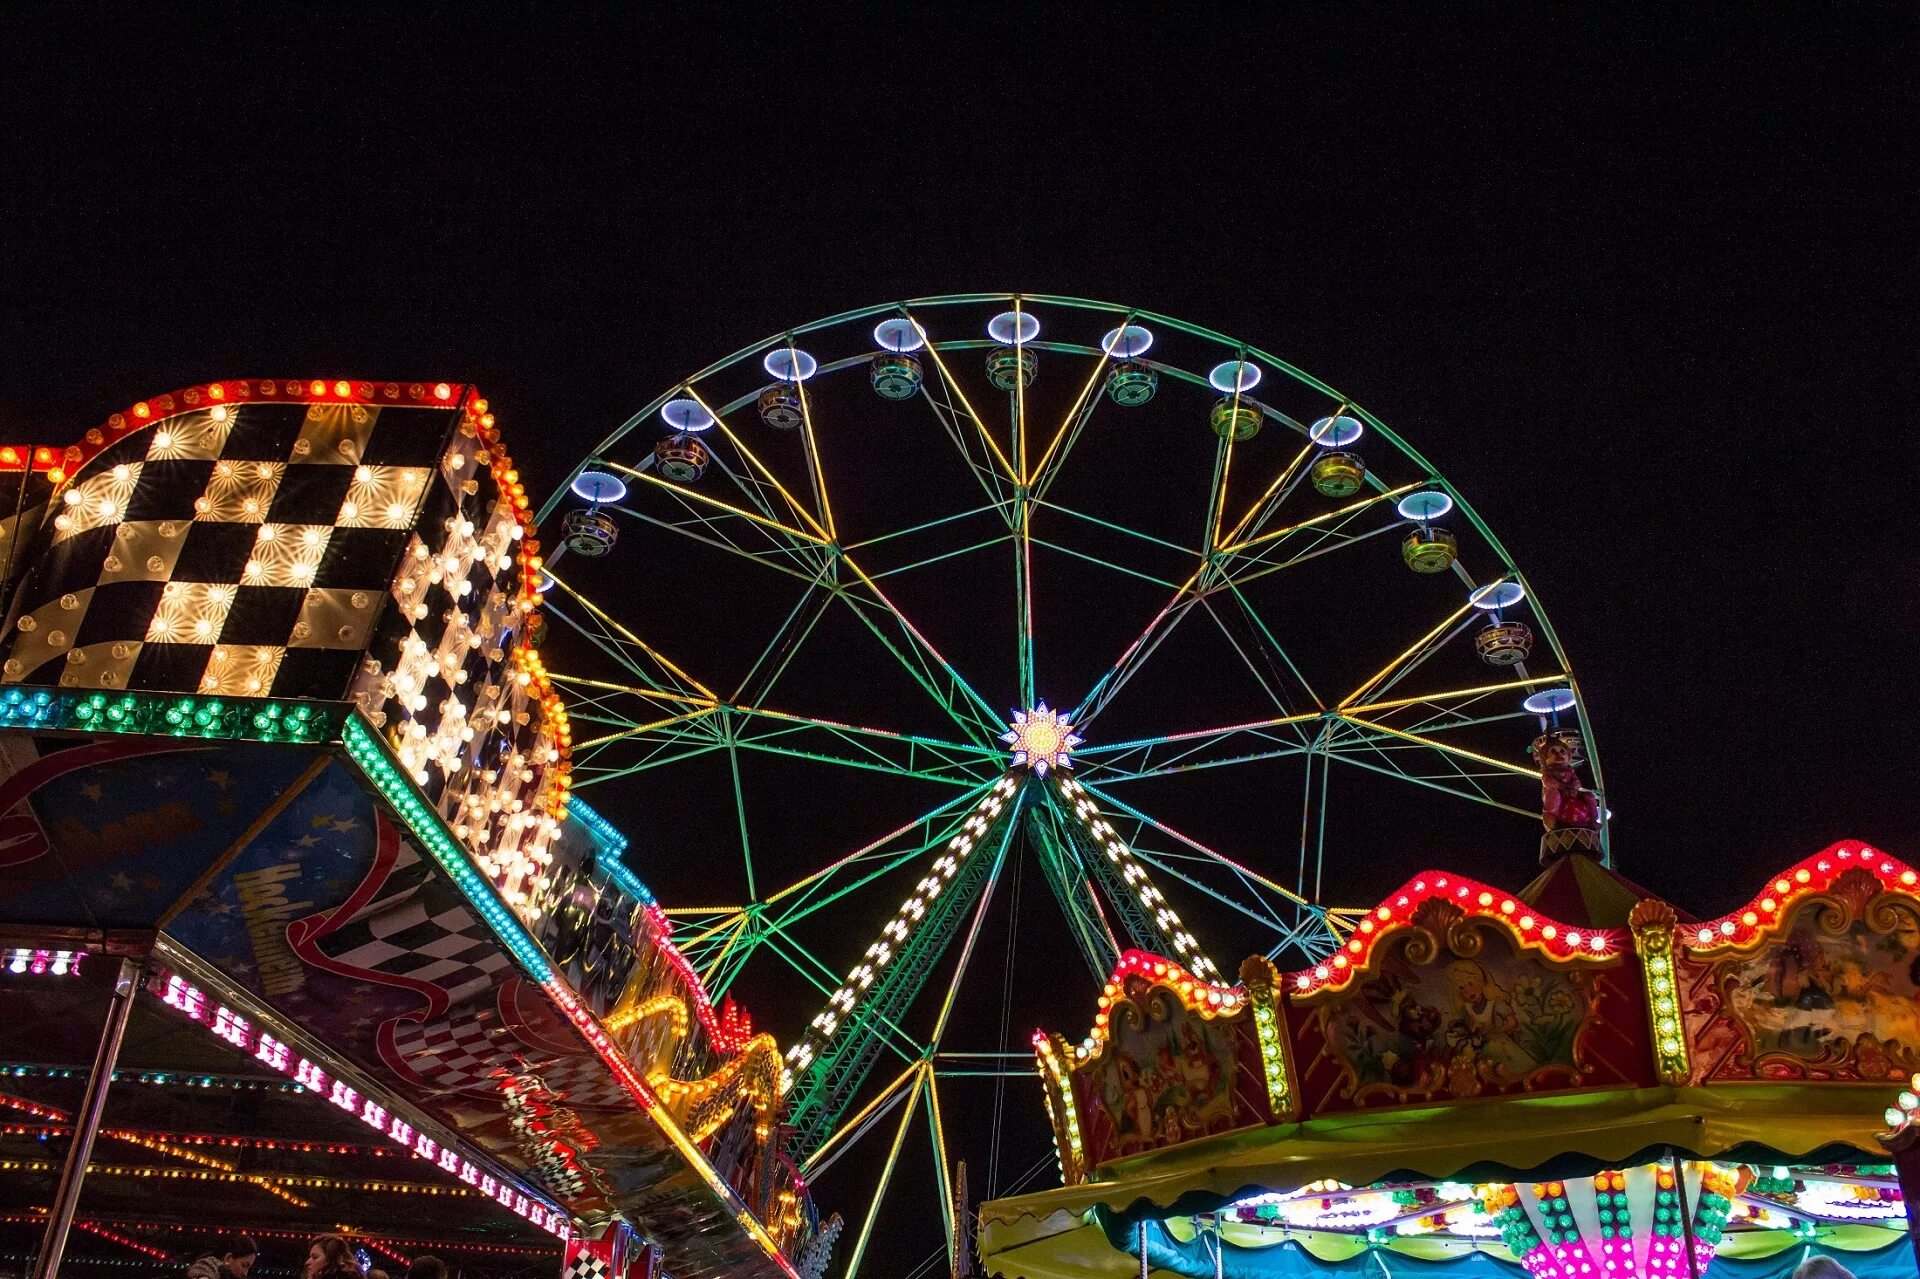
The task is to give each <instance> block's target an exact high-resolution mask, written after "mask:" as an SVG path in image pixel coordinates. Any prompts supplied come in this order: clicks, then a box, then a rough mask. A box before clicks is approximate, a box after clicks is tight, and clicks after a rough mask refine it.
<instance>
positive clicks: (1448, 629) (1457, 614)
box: [1336, 600, 1473, 709]
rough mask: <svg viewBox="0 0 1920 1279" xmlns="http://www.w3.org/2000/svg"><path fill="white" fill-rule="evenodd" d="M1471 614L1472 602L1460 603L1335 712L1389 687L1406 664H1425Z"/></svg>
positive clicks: (1376, 673) (1344, 700) (1350, 694)
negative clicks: (1384, 685)
mask: <svg viewBox="0 0 1920 1279" xmlns="http://www.w3.org/2000/svg"><path fill="white" fill-rule="evenodd" d="M1472 614H1473V602H1472V601H1471V600H1468V601H1465V602H1463V603H1462V604H1461V605H1460V606H1459V607H1458V608H1456V609H1454V610H1453V612H1451V613H1449V614H1447V615H1446V616H1445V617H1444V618H1442V619H1441V620H1440V622H1439V624H1438V625H1436V626H1435V627H1434V628H1433V629H1432V630H1430V631H1428V632H1427V633H1426V634H1425V635H1422V636H1421V637H1420V638H1419V639H1417V640H1415V641H1414V642H1413V643H1411V644H1409V645H1408V646H1407V647H1406V648H1405V649H1403V650H1402V651H1401V652H1400V653H1399V654H1398V655H1396V656H1395V657H1394V659H1393V660H1392V661H1390V662H1388V663H1387V664H1386V665H1385V666H1382V667H1381V668H1380V669H1379V670H1377V671H1375V672H1374V673H1373V674H1372V675H1369V676H1368V677H1367V678H1366V679H1365V680H1363V681H1362V682H1361V683H1360V685H1359V686H1358V687H1356V688H1355V689H1354V690H1353V691H1352V692H1351V693H1348V694H1347V695H1346V696H1345V697H1343V698H1341V699H1340V701H1339V703H1338V705H1337V707H1336V709H1344V708H1346V707H1348V706H1352V705H1353V704H1354V703H1356V702H1358V701H1360V700H1361V699H1362V698H1364V697H1366V696H1367V695H1368V694H1369V693H1372V692H1374V691H1375V690H1376V689H1378V688H1381V687H1382V686H1383V682H1385V683H1391V682H1393V681H1395V680H1397V679H1398V678H1399V675H1398V673H1399V672H1401V671H1403V670H1405V669H1406V668H1408V666H1409V664H1413V665H1418V664H1419V663H1421V662H1424V661H1426V659H1427V658H1428V657H1430V656H1432V655H1433V654H1434V653H1435V652H1437V651H1438V650H1439V649H1440V648H1441V647H1444V646H1445V644H1446V642H1447V641H1448V640H1449V639H1451V638H1452V637H1453V636H1454V635H1457V634H1459V633H1460V631H1461V630H1464V629H1465V628H1466V627H1467V626H1468V625H1469V624H1470V623H1471V621H1472Z"/></svg>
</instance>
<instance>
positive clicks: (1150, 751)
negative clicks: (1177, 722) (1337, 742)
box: [1075, 711, 1328, 785]
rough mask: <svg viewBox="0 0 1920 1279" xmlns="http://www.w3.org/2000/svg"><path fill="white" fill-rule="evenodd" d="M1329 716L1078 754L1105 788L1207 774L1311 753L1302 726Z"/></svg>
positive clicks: (1110, 746)
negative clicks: (1156, 778)
mask: <svg viewBox="0 0 1920 1279" xmlns="http://www.w3.org/2000/svg"><path fill="white" fill-rule="evenodd" d="M1327 714H1328V712H1323V711H1314V712H1311V713H1308V714H1301V715H1280V716H1276V717H1274V718H1272V719H1264V720H1254V721H1252V722H1250V723H1245V724H1228V725H1223V726H1221V727H1219V728H1209V729H1200V730H1197V731H1194V732H1187V733H1171V734H1166V735H1163V736H1156V737H1139V738H1134V739H1133V740H1131V741H1125V742H1112V743H1103V744H1101V745H1098V746H1083V747H1081V748H1080V749H1079V751H1078V752H1076V754H1075V762H1076V763H1077V764H1079V765H1080V767H1081V768H1082V770H1083V771H1084V772H1085V773H1086V774H1087V776H1089V777H1094V778H1097V779H1099V781H1100V782H1101V783H1102V784H1103V785H1113V784H1115V783H1118V782H1130V781H1141V780H1143V779H1145V778H1149V777H1169V776H1172V775H1173V774H1175V773H1188V772H1197V771H1199V770H1201V769H1208V768H1225V767H1229V766H1233V765H1241V764H1253V763H1258V762H1260V761H1262V760H1272V759H1284V758H1288V757H1290V756H1295V755H1301V754H1304V753H1305V752H1306V751H1308V750H1309V749H1311V743H1310V741H1309V739H1308V737H1307V735H1306V734H1305V733H1304V731H1302V729H1301V727H1300V726H1302V725H1306V724H1318V723H1319V722H1321V721H1323V720H1324V719H1325V718H1326V717H1327ZM1281 729H1291V730H1293V731H1292V732H1291V733H1290V734H1282V733H1280V732H1279V731H1278V730H1281ZM1226 752H1231V753H1226Z"/></svg>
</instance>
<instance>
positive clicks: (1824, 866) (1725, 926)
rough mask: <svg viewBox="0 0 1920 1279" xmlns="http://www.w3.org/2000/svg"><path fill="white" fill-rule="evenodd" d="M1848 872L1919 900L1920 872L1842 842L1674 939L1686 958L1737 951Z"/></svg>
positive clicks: (1679, 932) (1853, 843)
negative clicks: (1861, 874)
mask: <svg viewBox="0 0 1920 1279" xmlns="http://www.w3.org/2000/svg"><path fill="white" fill-rule="evenodd" d="M1848 871H1865V872H1866V873H1867V874H1869V875H1871V876H1873V878H1874V879H1875V880H1877V881H1879V884H1880V890H1881V891H1882V892H1889V893H1900V894H1903V895H1905V896H1907V897H1920V872H1916V871H1915V870H1914V869H1913V867H1911V866H1909V865H1907V864H1906V863H1905V862H1903V861H1901V860H1900V859H1899V858H1897V857H1889V856H1888V855H1887V854H1885V853H1883V852H1881V851H1880V850H1879V849H1877V848H1875V847H1873V846H1872V845H1871V844H1862V843H1860V842H1859V841H1857V840H1842V841H1841V842H1839V843H1837V844H1831V845H1829V846H1828V847H1827V848H1825V849H1823V850H1822V851H1820V852H1817V853H1815V854H1814V855H1813V856H1811V857H1809V858H1807V859H1806V860H1805V861H1803V862H1800V863H1799V864H1797V865H1794V866H1789V867H1788V868H1787V869H1786V870H1783V871H1781V872H1780V873H1779V874H1778V875H1776V876H1774V878H1773V882H1772V883H1770V884H1768V885H1767V887H1766V889H1765V890H1764V891H1763V892H1761V893H1760V895H1759V896H1757V897H1755V898H1754V899H1753V900H1752V901H1750V902H1748V903H1747V904H1746V905H1745V906H1743V907H1741V908H1740V909H1739V910H1736V911H1733V912H1732V913H1730V914H1726V915H1722V916H1721V917H1720V918H1718V919H1711V920H1707V921H1706V922H1704V923H1699V924H1682V925H1680V927H1679V928H1678V929H1676V930H1675V933H1674V935H1675V937H1676V938H1677V939H1678V941H1679V942H1680V944H1681V946H1682V947H1683V948H1684V949H1685V950H1686V952H1687V953H1688V954H1692V955H1711V954H1716V953H1720V952H1723V951H1731V950H1739V949H1742V948H1743V947H1746V946H1749V945H1752V944H1754V943H1756V942H1759V941H1761V940H1762V939H1764V938H1765V937H1766V936H1767V934H1768V933H1769V932H1770V931H1771V930H1772V929H1773V927H1774V926H1775V925H1777V924H1778V923H1779V922H1780V921H1781V920H1783V919H1785V918H1786V917H1787V916H1788V915H1789V914H1790V913H1792V911H1793V908H1794V907H1795V906H1797V905H1798V904H1799V903H1800V901H1801V900H1802V899H1803V898H1806V897H1809V896H1812V895H1813V894H1815V893H1825V892H1828V891H1829V890H1831V889H1832V887H1833V884H1834V881H1835V880H1837V879H1839V878H1840V876H1842V875H1844V874H1846V873H1847V872H1848Z"/></svg>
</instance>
